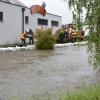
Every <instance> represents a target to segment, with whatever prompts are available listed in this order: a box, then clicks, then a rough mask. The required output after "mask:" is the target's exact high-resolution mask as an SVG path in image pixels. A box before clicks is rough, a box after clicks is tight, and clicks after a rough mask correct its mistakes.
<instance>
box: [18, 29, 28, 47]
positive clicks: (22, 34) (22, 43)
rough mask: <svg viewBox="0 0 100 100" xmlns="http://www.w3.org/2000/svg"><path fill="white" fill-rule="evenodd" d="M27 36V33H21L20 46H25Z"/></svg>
mask: <svg viewBox="0 0 100 100" xmlns="http://www.w3.org/2000/svg"><path fill="white" fill-rule="evenodd" d="M27 35H28V34H27V31H26V32H24V33H21V37H20V39H21V45H25V44H26V38H27Z"/></svg>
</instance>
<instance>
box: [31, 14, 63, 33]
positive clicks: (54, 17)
mask: <svg viewBox="0 0 100 100" xmlns="http://www.w3.org/2000/svg"><path fill="white" fill-rule="evenodd" d="M38 18H41V19H47V20H48V26H43V25H38V23H37V19H38ZM52 20H53V21H58V22H59V26H58V27H56V26H55V27H52V26H51V21H52ZM32 23H33V26H34V27H33V30H34V31H35V30H36V29H37V28H41V27H44V28H53V34H54V33H55V31H57V30H58V29H60V28H61V26H62V17H61V16H57V15H54V14H50V13H47V14H46V15H45V16H43V15H41V14H39V13H35V14H33V15H32Z"/></svg>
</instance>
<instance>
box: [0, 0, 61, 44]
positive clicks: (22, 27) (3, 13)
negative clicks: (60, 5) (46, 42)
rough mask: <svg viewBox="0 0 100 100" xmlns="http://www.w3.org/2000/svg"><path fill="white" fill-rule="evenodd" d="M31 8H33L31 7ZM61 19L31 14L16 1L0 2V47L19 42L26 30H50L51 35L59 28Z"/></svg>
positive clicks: (47, 15)
mask: <svg viewBox="0 0 100 100" xmlns="http://www.w3.org/2000/svg"><path fill="white" fill-rule="evenodd" d="M32 7H33V6H32ZM61 20H62V17H61V16H57V15H54V14H50V13H46V14H45V15H42V14H41V13H39V12H38V11H37V12H35V13H32V11H31V8H28V7H26V6H25V5H24V4H22V3H21V2H19V1H18V0H0V45H4V44H14V43H19V42H20V34H21V33H22V32H24V31H26V30H27V29H30V28H31V29H32V30H33V31H34V32H35V31H36V29H39V28H41V27H43V28H52V29H53V34H54V33H55V31H56V30H58V29H59V28H61V26H62V23H61Z"/></svg>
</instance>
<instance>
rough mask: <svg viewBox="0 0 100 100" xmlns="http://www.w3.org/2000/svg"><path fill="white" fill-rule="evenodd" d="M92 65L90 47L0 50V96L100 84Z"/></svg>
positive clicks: (55, 91)
mask: <svg viewBox="0 0 100 100" xmlns="http://www.w3.org/2000/svg"><path fill="white" fill-rule="evenodd" d="M99 72H100V71H99V69H96V70H93V67H92V66H89V64H88V54H87V46H81V47H77V46H71V47H63V48H56V49H55V50H22V51H15V52H0V99H1V100H7V99H8V98H10V97H13V96H15V97H20V98H21V100H26V98H28V97H29V96H31V95H32V94H35V95H37V96H40V95H43V94H50V95H52V94H55V93H58V92H63V91H68V90H71V89H73V88H80V87H83V86H89V85H95V84H99V83H100V74H99Z"/></svg>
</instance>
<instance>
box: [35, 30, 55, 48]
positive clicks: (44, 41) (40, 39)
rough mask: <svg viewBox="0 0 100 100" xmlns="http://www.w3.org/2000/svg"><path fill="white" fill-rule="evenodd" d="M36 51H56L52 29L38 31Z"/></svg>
mask: <svg viewBox="0 0 100 100" xmlns="http://www.w3.org/2000/svg"><path fill="white" fill-rule="evenodd" d="M36 40H37V41H36V49H54V39H53V37H52V30H51V29H46V30H44V29H38V30H37V31H36Z"/></svg>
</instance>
